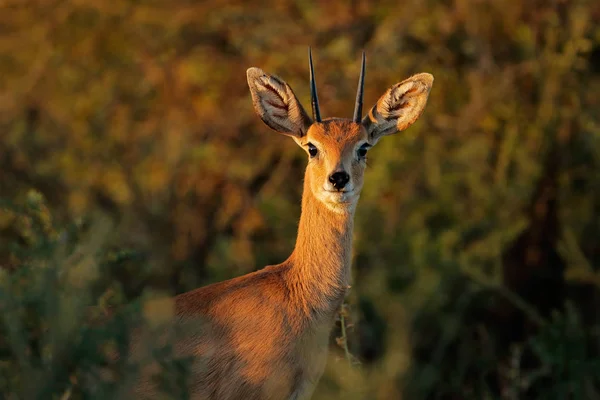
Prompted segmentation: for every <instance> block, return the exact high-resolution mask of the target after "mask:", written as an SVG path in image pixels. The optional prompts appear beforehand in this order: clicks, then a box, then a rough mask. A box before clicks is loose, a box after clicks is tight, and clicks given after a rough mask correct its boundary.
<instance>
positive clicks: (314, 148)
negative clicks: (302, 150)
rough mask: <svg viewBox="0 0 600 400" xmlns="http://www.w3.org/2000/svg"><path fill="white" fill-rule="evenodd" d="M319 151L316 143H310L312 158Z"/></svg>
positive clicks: (309, 150) (309, 148)
mask: <svg viewBox="0 0 600 400" xmlns="http://www.w3.org/2000/svg"><path fill="white" fill-rule="evenodd" d="M318 152H319V150H317V148H316V147H315V145H314V144H312V143H309V144H308V154H310V158H313V157H315V156H316V155H317V153H318Z"/></svg>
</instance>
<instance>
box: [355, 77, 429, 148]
mask: <svg viewBox="0 0 600 400" xmlns="http://www.w3.org/2000/svg"><path fill="white" fill-rule="evenodd" d="M432 85H433V75H431V74H427V73H421V74H417V75H413V76H411V77H410V78H408V79H406V80H404V81H402V82H400V83H396V84H395V85H394V86H392V87H391V88H389V89H388V90H387V91H386V92H385V94H384V95H383V96H381V97H380V98H379V100H378V101H377V104H375V105H374V106H373V108H371V110H370V111H369V113H368V114H367V116H365V118H364V119H363V120H362V124H363V126H364V127H365V128H366V130H367V132H368V134H369V141H371V142H372V144H375V143H376V142H377V141H378V140H379V139H380V138H381V137H382V136H385V135H392V134H394V133H396V132H398V131H403V130H404V129H406V128H408V127H409V126H411V125H412V124H413V122H415V121H416V120H417V119H418V118H419V116H420V115H421V113H422V112H423V110H424V109H425V104H427V98H428V97H429V91H430V90H431V86H432Z"/></svg>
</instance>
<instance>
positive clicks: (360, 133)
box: [137, 49, 433, 400]
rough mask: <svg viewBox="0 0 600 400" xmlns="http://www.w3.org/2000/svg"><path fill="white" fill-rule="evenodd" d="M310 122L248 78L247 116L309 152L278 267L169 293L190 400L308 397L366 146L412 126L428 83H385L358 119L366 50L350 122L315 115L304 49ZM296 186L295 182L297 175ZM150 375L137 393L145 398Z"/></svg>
mask: <svg viewBox="0 0 600 400" xmlns="http://www.w3.org/2000/svg"><path fill="white" fill-rule="evenodd" d="M309 70H310V88H311V103H312V118H310V117H309V116H308V114H307V113H306V111H305V109H304V108H303V107H302V105H301V104H300V102H299V101H298V99H297V97H296V95H295V94H294V92H293V91H292V88H291V87H290V86H289V85H288V84H287V83H286V82H285V81H283V80H282V79H280V78H278V77H276V76H273V75H269V74H267V73H265V72H263V71H262V70H261V69H259V68H249V69H248V70H247V72H246V74H247V79H248V86H249V88H250V93H251V96H252V102H253V105H254V109H255V111H256V113H257V114H258V116H259V117H260V118H261V119H262V121H263V122H264V123H265V124H266V125H267V126H269V127H270V128H271V129H273V130H275V131H277V132H279V133H281V134H284V135H287V136H291V137H292V139H294V141H295V142H296V144H298V145H299V146H300V147H301V148H302V149H303V150H304V151H306V153H307V155H308V165H307V167H306V172H305V175H304V183H303V185H304V187H303V190H304V191H303V195H302V208H301V216H300V222H299V226H298V235H297V239H296V244H295V247H294V250H293V251H292V253H291V255H290V256H289V258H288V259H287V260H285V261H283V262H282V263H281V264H278V265H270V266H266V267H264V268H263V269H260V270H258V271H256V272H252V273H249V274H247V275H243V276H240V277H237V278H234V279H231V280H227V281H224V282H220V283H215V284H212V285H209V286H205V287H202V288H199V289H196V290H192V291H189V292H187V293H183V294H180V295H178V296H176V297H175V315H176V322H175V324H176V325H177V329H179V331H180V332H182V336H181V337H179V338H178V339H177V342H176V351H177V352H178V354H184V355H193V356H194V360H195V361H194V362H193V366H192V369H191V378H190V381H189V382H188V383H189V386H188V389H189V393H190V396H191V397H192V398H194V399H203V400H208V399H219V400H234V399H243V400H269V399H271V400H281V399H289V400H292V399H293V400H299V399H309V398H310V397H311V396H312V394H313V391H314V389H315V387H316V385H317V383H318V381H319V379H320V378H321V375H322V374H323V371H324V368H325V363H326V358H327V353H328V340H329V335H330V331H331V330H332V328H333V325H334V321H335V315H336V312H337V311H338V309H339V307H340V306H341V305H342V302H343V300H344V297H345V294H346V292H347V290H348V288H349V284H350V281H351V270H350V267H351V250H352V229H353V219H354V213H355V210H356V205H357V203H358V199H359V196H360V192H361V189H362V187H363V176H364V172H365V167H366V156H367V151H368V150H369V148H371V147H372V146H374V145H375V144H376V143H378V142H379V140H380V139H381V138H382V137H384V136H387V135H392V134H395V133H396V132H398V131H402V130H404V129H406V128H408V127H409V126H410V125H412V124H413V123H414V122H415V121H416V120H417V118H418V117H419V116H420V115H421V113H422V112H423V109H424V108H425V104H426V103H427V98H428V96H429V92H430V90H431V86H432V84H433V76H432V75H430V74H428V73H420V74H417V75H414V76H412V77H410V78H408V79H406V80H404V81H402V82H400V83H397V84H395V85H393V86H391V87H390V88H389V89H388V90H387V91H386V92H385V93H384V94H383V96H381V98H380V99H379V100H378V101H377V103H376V104H375V105H374V106H373V108H371V110H370V111H369V112H368V114H367V115H366V116H365V117H364V118H362V103H363V90H364V80H365V53H364V52H363V54H362V65H361V72H360V78H359V83H358V89H357V95H356V103H355V109H354V116H353V118H352V119H344V118H329V119H322V118H321V112H320V110H319V100H318V97H317V87H316V82H315V74H314V68H313V62H312V54H311V52H310V49H309ZM298 181H300V180H298ZM152 390H155V389H153V388H152V384H151V383H150V381H149V380H147V381H145V382H144V383H143V384H141V385H140V386H139V387H138V392H137V393H138V394H144V393H146V394H147V393H152Z"/></svg>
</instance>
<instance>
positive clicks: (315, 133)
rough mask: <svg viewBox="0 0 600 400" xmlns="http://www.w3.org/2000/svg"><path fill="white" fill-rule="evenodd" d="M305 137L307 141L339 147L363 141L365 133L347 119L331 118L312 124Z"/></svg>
mask: <svg viewBox="0 0 600 400" xmlns="http://www.w3.org/2000/svg"><path fill="white" fill-rule="evenodd" d="M306 136H307V139H308V141H311V140H314V141H316V142H319V143H321V144H323V145H328V144H329V145H337V146H339V145H342V144H350V143H356V142H358V141H361V140H365V139H366V138H367V131H366V130H365V128H364V127H363V126H362V125H361V124H357V123H356V122H353V121H351V120H349V119H337V118H331V119H327V120H324V121H322V122H315V123H314V124H312V125H311V127H310V129H309V130H308V133H307V135H306Z"/></svg>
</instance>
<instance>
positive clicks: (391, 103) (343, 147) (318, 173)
mask: <svg viewBox="0 0 600 400" xmlns="http://www.w3.org/2000/svg"><path fill="white" fill-rule="evenodd" d="M309 68H310V86H311V102H312V118H310V117H309V116H308V114H307V113H306V111H305V110H304V108H303V107H302V104H300V102H299V101H298V99H297V97H296V95H295V94H294V92H293V90H292V88H291V87H290V86H289V85H288V84H287V83H286V82H285V81H283V80H282V79H280V78H278V77H276V76H273V75H269V74H266V73H265V72H263V71H262V70H261V69H259V68H249V69H248V70H247V72H246V74H247V77H248V85H249V87H250V92H251V94H252V101H253V103H254V109H255V110H256V113H257V114H258V116H259V117H260V118H261V119H262V120H263V122H264V123H265V124H267V125H268V126H269V127H271V128H272V129H274V130H275V131H277V132H279V133H282V134H284V135H288V136H291V137H292V138H293V139H294V140H295V141H296V143H297V144H298V145H299V146H300V147H302V148H303V149H304V150H305V151H306V153H307V154H308V158H309V162H308V166H307V169H306V175H305V184H307V185H308V187H309V188H310V190H311V192H312V194H313V196H314V197H315V198H316V199H318V200H319V201H321V202H322V203H323V204H324V205H325V206H326V207H327V208H329V209H330V210H332V211H335V212H339V213H344V212H348V211H349V210H354V208H355V206H356V203H357V200H358V198H359V196H360V192H361V190H362V187H363V177H364V171H365V167H366V159H367V151H368V150H369V149H370V148H371V147H373V146H374V145H375V144H376V143H377V142H379V139H381V138H382V137H383V136H386V135H392V134H395V133H397V132H399V131H403V130H404V129H406V128H408V127H409V126H410V125H412V124H413V123H414V122H415V121H416V120H417V118H419V116H420V115H421V113H422V112H423V109H424V108H425V104H426V103H427V98H428V96H429V91H430V90H431V86H432V84H433V76H432V75H431V74H428V73H420V74H417V75H413V76H411V77H410V78H408V79H406V80H404V81H402V82H400V83H396V84H395V85H393V86H392V87H390V88H389V89H388V90H387V91H386V92H385V93H384V94H383V96H381V97H380V98H379V100H378V101H377V103H376V104H375V105H374V106H373V107H372V108H371V110H370V111H369V112H368V114H367V115H366V116H365V117H364V118H363V117H362V103H363V88H364V80H365V54H364V52H363V55H362V66H361V73H360V78H359V83H358V90H357V94H356V105H355V109H354V117H353V118H352V119H344V118H328V119H324V120H323V119H321V112H320V110H319V100H318V97H317V87H316V83H315V74H314V68H313V63H312V55H311V52H310V49H309Z"/></svg>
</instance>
